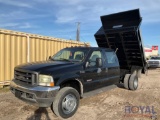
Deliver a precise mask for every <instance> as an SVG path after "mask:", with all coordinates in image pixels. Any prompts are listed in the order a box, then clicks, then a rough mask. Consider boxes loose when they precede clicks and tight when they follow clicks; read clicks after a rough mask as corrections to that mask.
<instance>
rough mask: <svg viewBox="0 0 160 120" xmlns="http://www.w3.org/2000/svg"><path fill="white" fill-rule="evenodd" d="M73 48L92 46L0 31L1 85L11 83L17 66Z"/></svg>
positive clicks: (45, 58) (44, 58)
mask: <svg viewBox="0 0 160 120" xmlns="http://www.w3.org/2000/svg"><path fill="white" fill-rule="evenodd" d="M71 46H90V44H89V43H84V42H77V41H73V40H65V39H59V38H53V37H46V36H41V35H35V34H29V33H23V32H17V31H11V30H4V29H0V85H7V84H9V83H10V81H11V80H12V78H13V74H14V67H15V66H17V65H19V64H22V63H26V62H33V61H43V60H47V59H48V57H49V56H52V55H54V54H55V53H56V52H57V51H59V50H60V49H62V48H65V47H71Z"/></svg>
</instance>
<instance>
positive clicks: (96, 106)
mask: <svg viewBox="0 0 160 120" xmlns="http://www.w3.org/2000/svg"><path fill="white" fill-rule="evenodd" d="M126 106H127V107H126ZM129 108H130V109H129ZM140 108H143V110H142V111H143V114H142V111H141V109H140ZM152 108H154V109H153V110H152ZM126 109H127V110H126ZM125 110H126V113H125ZM129 110H130V113H129ZM152 111H154V112H156V113H155V114H154V117H149V115H150V114H152V113H151V112H152ZM40 119H41V120H59V119H60V118H58V117H56V116H55V115H54V114H53V113H52V111H51V110H50V108H47V109H45V108H43V109H42V108H37V107H35V106H31V105H28V104H26V103H24V102H22V101H20V100H19V99H17V98H15V97H14V96H13V95H12V93H10V92H2V93H0V120H40ZM69 119H70V120H151V119H154V120H160V69H152V70H149V71H148V75H147V76H146V75H144V74H143V75H142V77H141V78H140V79H139V88H138V90H137V91H129V90H126V89H124V88H123V87H117V88H114V89H111V90H108V91H106V92H103V93H100V94H98V95H95V96H92V97H88V98H84V99H81V101H80V106H79V109H78V111H77V112H76V114H75V115H74V116H73V117H71V118H69Z"/></svg>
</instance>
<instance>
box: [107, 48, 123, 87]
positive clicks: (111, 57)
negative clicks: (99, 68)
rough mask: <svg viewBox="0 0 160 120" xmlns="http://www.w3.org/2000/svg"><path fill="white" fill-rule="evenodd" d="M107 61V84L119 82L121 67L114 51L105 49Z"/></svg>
mask: <svg viewBox="0 0 160 120" xmlns="http://www.w3.org/2000/svg"><path fill="white" fill-rule="evenodd" d="M105 63H106V64H105V65H106V69H108V72H107V80H106V83H105V85H111V84H116V83H118V82H119V80H120V68H119V62H118V59H117V56H116V54H115V52H114V51H110V50H105Z"/></svg>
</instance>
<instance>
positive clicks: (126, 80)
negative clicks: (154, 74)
mask: <svg viewBox="0 0 160 120" xmlns="http://www.w3.org/2000/svg"><path fill="white" fill-rule="evenodd" d="M130 76H131V74H126V75H125V77H124V87H125V88H126V89H129V83H128V81H129V78H130Z"/></svg>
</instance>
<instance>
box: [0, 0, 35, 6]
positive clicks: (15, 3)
mask: <svg viewBox="0 0 160 120" xmlns="http://www.w3.org/2000/svg"><path fill="white" fill-rule="evenodd" d="M0 3H3V4H6V5H12V6H18V7H27V8H31V7H32V6H31V4H29V3H30V2H28V3H25V2H24V1H23V2H22V1H21V0H18V1H17V0H0Z"/></svg>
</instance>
